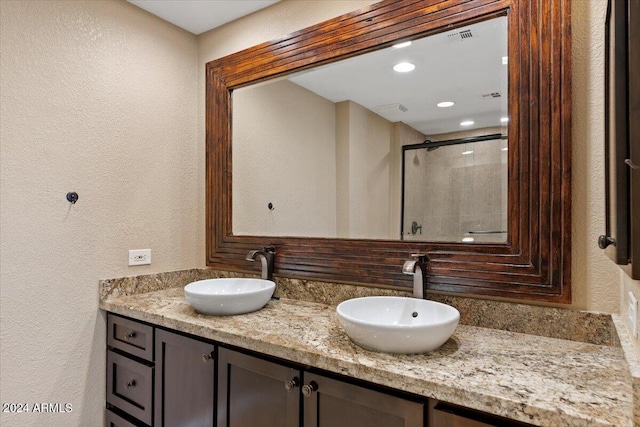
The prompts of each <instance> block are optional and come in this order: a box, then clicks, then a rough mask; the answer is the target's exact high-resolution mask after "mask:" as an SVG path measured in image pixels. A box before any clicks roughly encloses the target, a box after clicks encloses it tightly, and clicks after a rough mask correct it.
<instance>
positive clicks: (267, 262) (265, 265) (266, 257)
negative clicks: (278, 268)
mask: <svg viewBox="0 0 640 427" xmlns="http://www.w3.org/2000/svg"><path fill="white" fill-rule="evenodd" d="M275 256H276V248H275V247H273V246H265V247H264V248H262V250H257V251H250V252H249V253H248V254H247V257H246V260H247V261H255V260H256V259H258V258H260V261H261V263H262V276H261V277H262V278H263V279H266V280H273V262H274V260H275Z"/></svg>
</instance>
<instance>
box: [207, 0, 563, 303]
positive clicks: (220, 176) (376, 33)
mask: <svg viewBox="0 0 640 427" xmlns="http://www.w3.org/2000/svg"><path fill="white" fill-rule="evenodd" d="M499 17H506V22H507V49H508V61H506V60H503V61H504V64H505V66H506V67H507V70H508V82H507V83H508V95H507V99H506V100H505V101H506V105H507V106H508V110H507V114H508V124H506V125H505V129H506V130H508V155H506V157H505V158H506V160H505V161H506V173H507V175H508V181H507V182H506V184H505V188H504V191H505V194H506V198H507V201H506V203H505V206H506V226H505V227H504V228H505V230H502V229H500V231H501V232H503V231H506V233H504V234H506V236H505V238H504V241H500V242H491V241H489V242H485V241H481V242H474V243H468V242H467V241H464V242H463V241H420V240H415V241H414V240H400V239H391V238H390V239H385V238H366V237H365V238H340V237H309V236H303V235H298V236H296V235H284V234H283V235H267V234H266V233H265V234H263V235H257V234H258V233H256V235H252V234H241V233H235V234H234V216H233V209H234V204H233V194H234V193H233V191H234V189H233V179H234V174H233V167H232V165H233V161H232V159H233V157H232V156H233V152H234V149H233V143H232V139H233V133H234V130H233V129H234V128H233V125H232V123H233V119H234V116H233V113H234V111H233V106H234V103H233V92H234V91H235V90H238V89H241V88H245V87H248V86H250V85H256V84H258V83H263V82H268V81H272V80H274V79H278V78H282V77H284V76H289V75H292V74H295V73H300V72H303V71H307V70H311V69H316V68H318V67H321V66H323V65H326V64H333V63H335V62H336V61H341V60H344V59H347V58H354V57H358V56H360V55H364V54H368V53H371V52H377V51H379V50H381V49H387V48H390V47H392V46H393V45H394V44H396V43H398V42H401V41H408V40H418V39H422V38H424V37H427V36H434V35H438V34H442V33H446V32H451V31H452V30H455V29H459V28H463V27H465V26H469V25H473V24H476V23H483V22H486V21H488V20H491V19H494V18H499ZM523 29H524V30H523ZM570 35H571V33H570V2H569V1H568V0H535V1H529V0H474V1H468V0H449V1H443V0H422V1H414V0H384V1H381V2H379V3H374V4H372V5H371V6H369V7H366V8H364V9H360V10H358V11H355V12H352V13H349V14H346V15H343V16H340V17H337V18H334V19H331V20H329V21H326V22H323V23H320V24H317V25H314V26H312V27H309V28H306V29H303V30H300V31H298V32H295V33H293V34H290V35H289V36H286V37H284V38H282V39H279V40H275V41H272V42H267V43H262V44H260V45H257V46H254V47H252V48H249V49H246V50H243V51H240V52H238V53H235V54H232V55H229V56H226V57H223V58H220V59H217V60H214V61H211V62H209V63H208V64H207V69H206V84H207V89H206V133H207V136H206V144H207V145H206V147H207V175H206V179H207V185H206V192H207V194H206V196H207V202H206V208H207V209H206V214H207V264H208V265H209V266H212V267H215V268H217V269H222V270H232V271H251V272H254V268H253V267H254V266H253V265H252V264H251V263H249V262H248V261H246V260H245V256H246V254H247V252H248V251H249V250H253V249H258V248H260V247H263V246H267V245H273V246H275V247H276V248H277V255H276V257H275V274H276V275H281V276H286V277H295V278H303V279H314V280H322V281H330V282H339V283H356V284H363V285H370V286H383V287H397V286H402V287H410V285H411V278H410V277H408V276H406V275H403V274H402V264H403V262H404V261H405V260H407V259H409V258H410V255H411V254H412V253H415V252H425V253H427V255H428V258H429V267H428V272H427V277H426V286H427V289H428V290H434V291H445V292H456V293H464V294H472V295H474V294H475V295H485V296H493V297H504V298H514V299H528V300H538V301H548V302H559V303H570V302H571V289H570V244H571V236H570V230H571V216H570V214H571V194H570V186H571V185H570V161H571V152H570V145H571V139H570V138H571V134H570V131H571V129H570V128H571V98H570V95H571V67H570V65H571V51H570V47H571V46H570ZM435 83H436V84H437V82H435ZM235 133H238V132H237V129H236V131H235ZM267 147H268V146H267ZM504 148H506V146H505V147H504ZM441 152H442V150H441ZM400 156H401V153H400V152H399V153H397V157H398V158H400ZM260 176H262V177H263V179H264V180H265V181H268V180H269V170H267V169H265V170H263V171H261V173H260ZM398 191H399V190H398ZM292 197H293V196H292ZM265 209H266V207H265ZM276 209H277V205H276ZM500 228H502V227H500Z"/></svg>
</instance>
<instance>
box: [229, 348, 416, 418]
mask: <svg viewBox="0 0 640 427" xmlns="http://www.w3.org/2000/svg"><path fill="white" fill-rule="evenodd" d="M218 363H219V365H218V366H219V368H218V369H219V371H218V426H219V427H241V426H247V425H251V426H254V427H255V426H257V427H294V426H295V427H297V426H303V427H343V426H344V427H394V426H397V427H423V426H424V403H421V402H415V401H411V400H408V399H404V398H401V397H398V396H394V395H392V394H387V393H382V392H379V391H375V390H371V389H369V388H365V387H363V386H359V385H355V384H351V383H348V382H344V381H340V380H336V379H333V378H329V377H327V376H324V375H320V374H317V373H312V372H308V371H304V370H299V369H295V368H291V367H288V366H285V365H282V364H279V363H276V362H272V361H268V360H264V359H261V358H258V357H254V356H249V355H247V354H243V353H239V352H236V351H233V350H229V349H226V348H221V349H220V351H219V359H218Z"/></svg>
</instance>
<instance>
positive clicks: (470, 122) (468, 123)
mask: <svg viewBox="0 0 640 427" xmlns="http://www.w3.org/2000/svg"><path fill="white" fill-rule="evenodd" d="M474 123H475V122H474V121H473V120H465V121H464V122H460V126H471V125H472V124H474Z"/></svg>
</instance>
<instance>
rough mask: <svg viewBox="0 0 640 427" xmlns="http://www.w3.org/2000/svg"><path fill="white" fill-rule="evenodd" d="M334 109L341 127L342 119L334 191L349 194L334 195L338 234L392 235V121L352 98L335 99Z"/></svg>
mask: <svg viewBox="0 0 640 427" xmlns="http://www.w3.org/2000/svg"><path fill="white" fill-rule="evenodd" d="M336 113H337V118H336V122H338V123H340V124H341V126H340V128H341V129H343V128H342V125H343V124H345V123H346V132H344V131H343V130H341V131H340V132H339V133H338V135H337V138H336V145H337V149H336V153H338V154H339V156H338V157H337V158H336V163H337V165H338V166H337V169H338V170H339V174H338V179H337V182H336V185H337V187H338V191H337V193H338V194H341V195H343V194H348V195H349V197H339V198H338V203H337V204H338V210H337V212H338V219H337V222H338V230H340V231H341V234H340V236H339V237H350V238H355V239H363V238H368V239H390V238H395V237H396V236H395V235H392V234H391V230H390V222H389V216H390V212H391V206H390V203H389V195H390V184H391V182H390V172H391V170H390V169H391V142H392V141H391V136H392V127H393V124H392V123H391V122H390V121H388V120H386V119H385V118H383V117H381V116H379V115H377V114H376V113H374V112H372V111H370V110H368V109H366V108H364V107H363V106H361V105H359V104H357V103H355V102H353V101H343V102H340V103H338V104H337V108H336ZM345 153H346V155H345ZM345 203H346V204H347V205H348V208H345V207H344V206H342V205H341V204H345ZM345 212H346V213H348V215H343V214H344V213H345Z"/></svg>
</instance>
